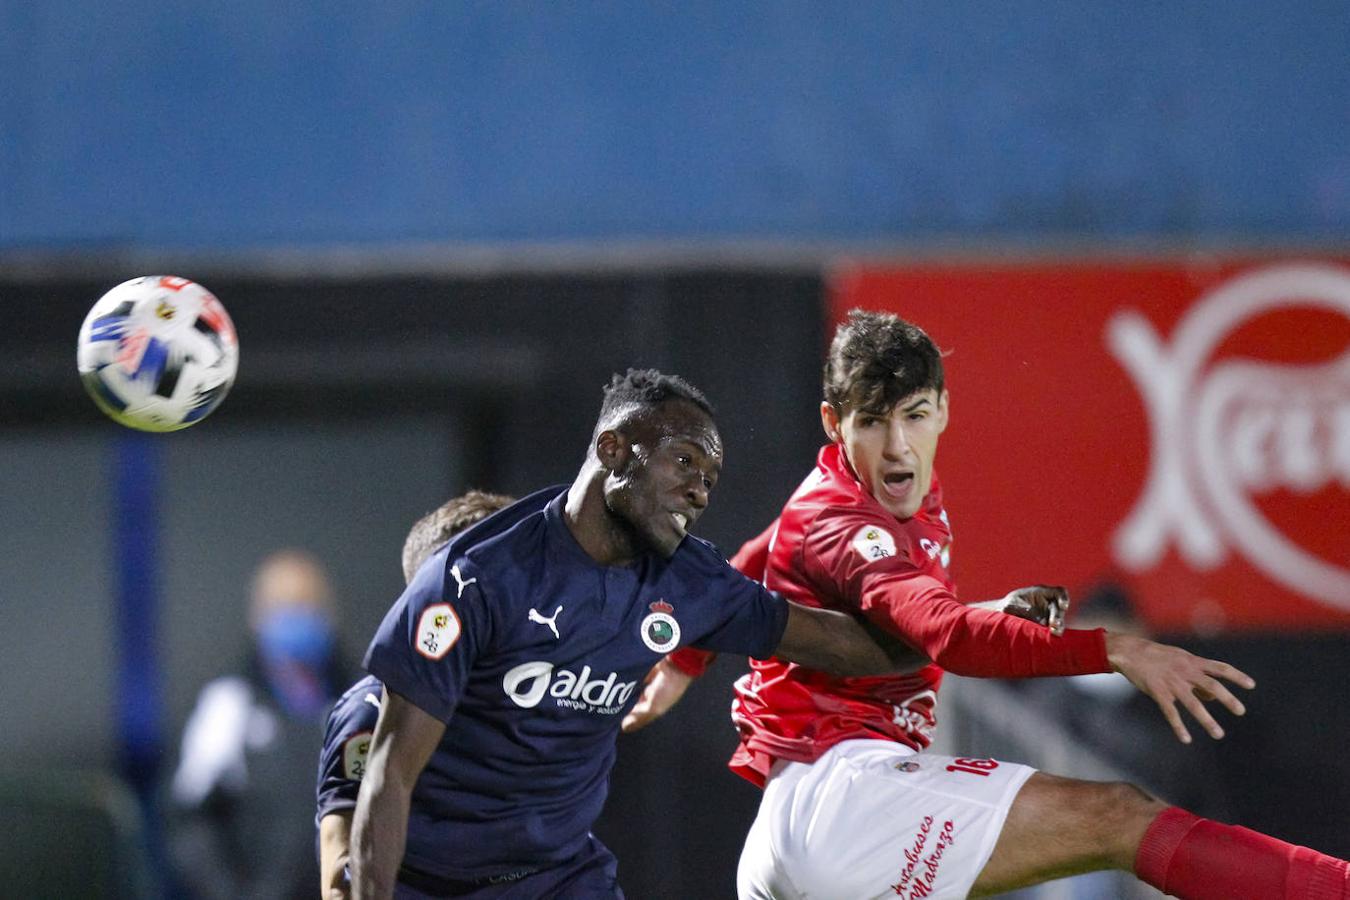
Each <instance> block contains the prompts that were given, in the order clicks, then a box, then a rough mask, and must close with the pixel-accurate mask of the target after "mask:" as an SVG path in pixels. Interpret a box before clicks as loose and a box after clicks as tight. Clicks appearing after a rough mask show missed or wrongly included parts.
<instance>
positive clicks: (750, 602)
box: [689, 542, 788, 659]
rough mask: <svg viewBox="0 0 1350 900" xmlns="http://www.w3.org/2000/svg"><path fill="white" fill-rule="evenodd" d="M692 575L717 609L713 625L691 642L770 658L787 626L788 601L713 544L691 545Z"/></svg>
mask: <svg viewBox="0 0 1350 900" xmlns="http://www.w3.org/2000/svg"><path fill="white" fill-rule="evenodd" d="M689 550H690V551H691V552H690V557H691V558H692V575H693V577H694V578H695V579H697V581H698V582H699V584H700V586H701V592H702V593H703V595H704V596H705V598H707V599H709V600H710V601H711V606H712V608H713V609H715V610H716V613H715V615H714V616H712V617H711V618H712V621H711V625H710V627H708V628H707V629H705V631H704V633H703V634H701V635H699V636H698V637H696V638H695V639H694V640H692V641H690V642H689V643H691V644H693V645H694V646H696V647H699V648H701V649H704V650H714V651H717V652H719V653H744V654H745V655H747V656H753V657H754V658H756V659H767V658H769V657H770V656H773V651H774V650H776V649H777V648H778V644H779V642H780V641H782V639H783V630H784V629H785V628H787V616H788V606H787V601H786V600H784V599H783V598H782V597H780V596H779V595H778V594H775V593H773V592H772V591H769V590H766V589H765V588H764V587H763V585H761V584H759V583H758V582H756V581H751V580H750V579H749V578H746V577H745V576H744V575H742V574H741V573H740V572H738V571H736V570H735V569H733V568H732V567H731V564H730V563H728V562H727V561H726V560H725V559H723V558H722V555H721V554H720V553H718V552H717V550H716V549H715V548H714V547H712V545H710V544H703V543H702V542H698V543H696V544H694V545H693V546H691V547H689Z"/></svg>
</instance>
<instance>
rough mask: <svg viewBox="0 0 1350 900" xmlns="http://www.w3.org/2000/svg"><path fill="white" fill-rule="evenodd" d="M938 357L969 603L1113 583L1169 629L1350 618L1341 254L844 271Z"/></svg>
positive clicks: (1349, 360)
mask: <svg viewBox="0 0 1350 900" xmlns="http://www.w3.org/2000/svg"><path fill="white" fill-rule="evenodd" d="M830 295H831V297H830V303H831V314H832V316H833V318H834V319H835V320H836V321H837V320H839V319H840V318H842V317H843V315H844V314H845V312H846V311H847V310H849V309H851V308H854V307H863V308H867V309H882V310H890V311H893V312H896V313H898V314H900V315H901V316H903V317H904V318H906V319H909V320H910V321H913V322H915V323H916V324H918V325H920V326H922V327H923V328H924V329H925V330H927V331H928V333H929V334H930V335H932V337H933V338H934V340H935V341H936V342H937V344H938V346H939V347H941V348H942V349H943V351H944V352H946V353H947V354H948V356H947V357H946V367H947V384H948V388H949V390H950V391H951V424H950V425H949V426H948V429H947V432H946V434H945V435H944V436H943V438H942V442H941V446H940V447H939V450H938V457H937V469H938V472H939V473H940V475H941V477H942V482H943V488H944V491H945V493H946V498H947V508H948V511H949V513H950V515H951V520H952V526H953V532H954V543H953V565H954V573H955V576H956V578H957V581H958V583H959V584H960V586H961V590H962V593H963V595H965V596H966V597H981V598H983V597H993V596H1000V595H1002V594H1003V593H1004V592H1006V591H1007V590H1008V589H1009V588H1011V587H1014V586H1017V585H1021V584H1028V583H1033V582H1042V583H1045V582H1048V583H1057V584H1064V585H1066V586H1068V587H1070V589H1071V590H1073V591H1074V592H1075V593H1076V594H1078V595H1082V594H1083V593H1084V592H1086V591H1088V590H1090V589H1092V588H1093V587H1095V586H1098V585H1101V584H1107V583H1114V584H1117V585H1119V586H1121V587H1123V588H1124V589H1125V591H1126V593H1127V594H1128V596H1129V597H1130V598H1131V599H1132V600H1133V601H1134V602H1135V605H1136V608H1137V609H1138V611H1139V612H1140V614H1141V615H1142V616H1143V618H1144V619H1145V621H1146V622H1147V623H1148V624H1149V625H1151V626H1152V627H1153V628H1155V629H1157V630H1160V631H1174V632H1175V631H1190V630H1198V631H1202V632H1218V631H1241V630H1255V629H1301V630H1313V629H1324V630H1325V629H1344V628H1347V627H1350V261H1347V260H1343V259H1342V260H1330V261H1329V260H1270V259H1265V260H1256V259H1249V260H1241V261H1233V260H1225V261H1223V262H1222V263H1216V262H1212V261H1210V262H1194V263H1187V262H1171V261H1168V262H1131V263H1122V262H1082V263H1064V264H1055V265H1046V264H1039V263H1038V264H1026V265H1017V264H995V265H925V264H918V265H910V266H905V267H901V268H887V267H879V266H843V267H840V268H839V269H838V270H837V271H836V273H835V276H834V277H833V279H832V284H831V290H830Z"/></svg>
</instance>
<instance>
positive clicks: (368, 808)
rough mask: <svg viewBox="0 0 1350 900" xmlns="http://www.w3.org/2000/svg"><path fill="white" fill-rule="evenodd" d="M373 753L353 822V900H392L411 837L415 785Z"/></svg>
mask: <svg viewBox="0 0 1350 900" xmlns="http://www.w3.org/2000/svg"><path fill="white" fill-rule="evenodd" d="M381 762H382V761H380V760H377V759H376V757H375V755H374V754H373V753H372V755H371V759H370V764H369V767H368V768H367V770H366V775H365V778H364V780H363V783H362V786H361V796H360V799H359V800H358V801H357V804H356V815H355V818H354V819H353V822H352V845H351V860H350V862H351V874H352V900H388V898H390V897H392V896H393V893H394V882H395V881H396V880H397V879H398V867H399V863H401V862H402V860H403V850H404V845H405V844H406V842H407V836H408V807H409V804H410V801H411V799H412V787H413V785H412V781H411V780H406V779H402V778H400V777H399V775H398V773H397V772H396V771H391V770H390V769H388V768H387V767H386V766H384V765H382V764H381Z"/></svg>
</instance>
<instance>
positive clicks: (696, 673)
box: [668, 519, 778, 678]
mask: <svg viewBox="0 0 1350 900" xmlns="http://www.w3.org/2000/svg"><path fill="white" fill-rule="evenodd" d="M777 531H778V520H777V519H774V520H773V522H771V523H770V524H769V527H768V528H765V529H764V530H763V531H761V532H760V533H759V534H758V535H756V536H755V537H753V538H751V539H750V540H748V541H746V542H745V543H744V544H742V545H741V549H740V550H737V551H736V555H735V556H733V557H732V558H731V565H732V566H733V567H734V568H735V569H736V570H737V571H738V572H740V573H741V574H742V575H744V576H745V577H746V578H753V579H754V580H755V581H758V582H760V583H763V581H764V570H765V569H766V568H767V566H768V564H769V545H770V544H771V543H772V541H773V536H774V534H776V533H777ZM668 658H669V660H670V662H671V664H672V665H674V666H675V668H677V669H679V670H680V671H681V672H683V673H684V674H686V675H688V676H690V677H691V678H699V677H701V676H702V675H703V673H705V672H707V671H708V667H709V666H711V665H712V664H713V660H715V659H717V654H716V653H714V652H713V651H711V650H700V649H699V648H698V647H681V648H680V649H678V650H676V651H675V652H674V653H672V654H670V656H669V657H668Z"/></svg>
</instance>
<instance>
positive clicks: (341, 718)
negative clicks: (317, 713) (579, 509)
mask: <svg viewBox="0 0 1350 900" xmlns="http://www.w3.org/2000/svg"><path fill="white" fill-rule="evenodd" d="M562 490H564V488H563V487H561V486H557V487H551V488H545V489H544V490H541V491H536V492H535V493H533V494H530V495H529V496H527V497H524V498H522V499H520V500H517V501H516V502H515V503H512V504H510V505H509V506H506V507H504V508H502V509H500V510H498V511H497V512H495V513H493V514H492V515H490V516H486V517H484V518H483V519H481V520H479V521H478V522H476V523H474V525H473V526H472V527H470V528H467V529H465V530H464V531H462V532H460V533H459V534H458V535H456V536H455V537H454V538H453V539H452V540H451V541H448V542H447V544H446V546H445V547H443V548H442V551H441V552H440V553H438V554H433V556H435V557H437V561H436V562H432V561H431V559H430V558H428V560H426V561H425V563H424V564H429V565H431V566H433V567H437V566H439V567H441V568H444V566H445V557H446V555H448V554H449V552H450V551H449V547H450V545H451V544H453V545H454V546H458V547H467V546H470V545H471V544H473V543H474V542H475V541H478V540H482V539H483V538H485V537H489V536H491V535H493V534H497V533H499V532H502V531H505V530H506V529H508V528H510V527H511V526H512V525H514V524H516V523H517V522H519V521H520V520H521V519H523V518H525V517H526V516H528V515H532V514H534V513H537V512H539V511H540V510H541V509H543V508H544V505H545V504H546V503H548V501H550V500H552V499H553V498H554V497H556V496H558V493H559V492H560V491H562ZM383 697H384V687H383V685H381V684H380V682H379V679H377V678H375V676H373V675H366V676H364V677H362V678H361V679H360V680H359V681H357V682H356V683H355V684H354V685H352V686H351V687H350V688H348V689H347V692H346V693H345V694H343V695H342V696H341V697H340V698H338V701H337V703H336V704H334V706H333V709H332V711H330V712H329V713H328V724H327V725H326V727H325V729H324V736H323V748H322V749H321V750H320V752H319V777H318V786H317V790H316V794H317V802H316V804H315V805H316V810H315V814H314V824H315V825H316V826H317V825H318V824H319V822H320V821H322V820H323V817H324V816H326V815H328V814H329V813H330V812H336V811H339V810H343V809H353V808H355V806H356V796H357V794H358V793H359V791H360V789H361V776H362V775H364V774H365V766H366V756H367V755H368V754H369V751H370V736H371V734H373V733H374V731H375V721H376V720H377V719H378V718H379V715H380V701H381V699H382V698H383Z"/></svg>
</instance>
